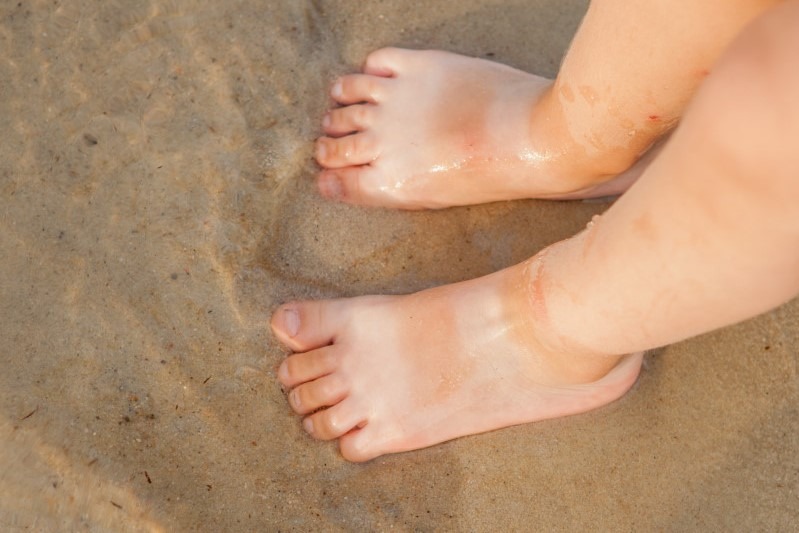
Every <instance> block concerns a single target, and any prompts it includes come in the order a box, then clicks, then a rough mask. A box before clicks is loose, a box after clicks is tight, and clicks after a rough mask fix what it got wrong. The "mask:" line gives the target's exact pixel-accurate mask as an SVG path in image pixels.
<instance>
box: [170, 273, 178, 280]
mask: <svg viewBox="0 0 799 533" xmlns="http://www.w3.org/2000/svg"><path fill="white" fill-rule="evenodd" d="M169 277H170V278H171V279H178V275H177V274H172V275H170V276H169Z"/></svg>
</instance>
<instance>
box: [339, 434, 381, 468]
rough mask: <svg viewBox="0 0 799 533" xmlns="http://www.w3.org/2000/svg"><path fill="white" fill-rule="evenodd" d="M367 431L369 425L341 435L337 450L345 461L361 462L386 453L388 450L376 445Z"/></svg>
mask: <svg viewBox="0 0 799 533" xmlns="http://www.w3.org/2000/svg"><path fill="white" fill-rule="evenodd" d="M371 433H372V432H371V431H369V426H367V427H365V428H363V429H359V430H357V431H353V432H351V433H348V434H346V435H344V436H343V437H341V440H340V441H339V450H340V451H341V455H342V456H343V457H344V459H346V460H347V461H352V462H353V463H362V462H364V461H369V460H371V459H374V458H375V457H377V456H379V455H383V454H384V453H387V452H388V450H384V449H382V447H380V446H376V443H375V442H374V438H373V435H371Z"/></svg>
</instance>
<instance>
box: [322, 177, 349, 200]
mask: <svg viewBox="0 0 799 533" xmlns="http://www.w3.org/2000/svg"><path fill="white" fill-rule="evenodd" d="M319 189H320V190H321V191H322V194H323V195H324V196H325V197H327V198H330V199H333V200H338V199H339V198H341V197H342V196H343V192H344V191H343V189H342V187H341V180H340V179H339V177H338V176H337V175H335V174H332V173H327V174H325V175H324V176H323V177H322V178H321V179H320V180H319Z"/></svg>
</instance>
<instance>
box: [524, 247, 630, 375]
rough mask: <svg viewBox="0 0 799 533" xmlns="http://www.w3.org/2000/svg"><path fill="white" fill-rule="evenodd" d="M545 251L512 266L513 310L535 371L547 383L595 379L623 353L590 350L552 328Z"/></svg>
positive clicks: (609, 367)
mask: <svg viewBox="0 0 799 533" xmlns="http://www.w3.org/2000/svg"><path fill="white" fill-rule="evenodd" d="M546 254H547V250H543V251H542V252H540V253H539V254H538V255H536V256H535V257H533V258H531V259H529V260H528V261H525V262H524V263H522V264H520V265H517V266H516V267H513V269H511V270H512V279H513V282H512V283H511V287H512V289H511V290H513V296H512V298H513V299H514V300H516V305H515V306H514V310H513V313H514V314H517V315H518V316H519V317H521V319H522V329H523V330H524V332H525V343H526V344H527V345H528V346H531V347H532V350H533V351H534V352H535V354H536V365H537V369H536V373H537V375H538V376H539V377H541V376H545V378H544V380H545V381H546V383H542V384H546V385H553V386H557V385H567V384H568V385H575V384H584V383H592V382H595V381H597V380H599V379H601V378H602V377H604V376H605V375H607V374H608V373H609V372H610V371H611V370H612V369H613V368H615V367H616V366H617V364H618V363H619V362H620V361H621V360H622V359H623V357H624V356H623V355H622V354H608V353H602V352H599V351H596V350H592V349H590V348H588V347H587V346H583V345H580V343H579V342H578V341H577V340H576V339H573V338H569V337H566V336H564V335H562V334H561V333H560V332H558V331H556V329H555V328H554V327H553V325H552V323H551V321H550V319H549V315H548V313H547V292H548V291H547V289H548V287H547V285H548V278H547V273H546V271H545V267H544V263H545V259H546Z"/></svg>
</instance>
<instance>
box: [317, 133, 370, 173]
mask: <svg viewBox="0 0 799 533" xmlns="http://www.w3.org/2000/svg"><path fill="white" fill-rule="evenodd" d="M378 155H379V147H378V143H377V140H376V139H375V137H374V135H372V134H370V133H369V132H362V133H354V134H352V135H347V136H346V137H341V138H338V139H333V138H330V137H320V138H319V139H317V141H316V161H317V162H318V163H319V164H320V165H321V166H323V167H325V168H342V167H349V166H354V165H365V164H367V163H371V162H372V161H374V160H375V159H377V156H378Z"/></svg>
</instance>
